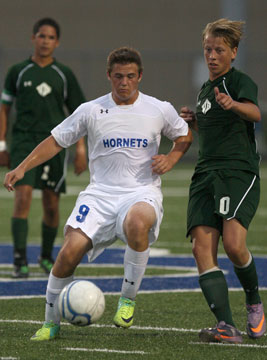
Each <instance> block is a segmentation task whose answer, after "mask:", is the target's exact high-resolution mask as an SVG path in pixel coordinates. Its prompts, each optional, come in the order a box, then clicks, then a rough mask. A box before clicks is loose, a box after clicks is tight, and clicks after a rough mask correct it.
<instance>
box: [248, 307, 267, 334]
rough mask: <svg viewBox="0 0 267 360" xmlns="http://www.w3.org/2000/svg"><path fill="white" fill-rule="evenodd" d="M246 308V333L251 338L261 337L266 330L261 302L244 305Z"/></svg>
mask: <svg viewBox="0 0 267 360" xmlns="http://www.w3.org/2000/svg"><path fill="white" fill-rule="evenodd" d="M246 308H247V334H248V336H249V337H250V338H252V339H258V338H260V337H262V336H263V335H264V333H265V331H266V320H265V315H264V311H263V304H262V303H260V304H255V305H248V304H247V305H246Z"/></svg>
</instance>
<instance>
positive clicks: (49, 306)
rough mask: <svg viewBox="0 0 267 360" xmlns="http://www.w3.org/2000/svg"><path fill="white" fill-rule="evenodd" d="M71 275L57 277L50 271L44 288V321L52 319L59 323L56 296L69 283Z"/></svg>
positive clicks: (71, 278)
mask: <svg viewBox="0 0 267 360" xmlns="http://www.w3.org/2000/svg"><path fill="white" fill-rule="evenodd" d="M72 280H73V275H72V276H69V277H67V278H58V277H56V276H54V275H53V274H52V271H51V272H50V275H49V278H48V284H47V288H46V305H45V321H53V322H54V323H55V324H58V325H59V324H60V315H59V311H58V297H59V294H60V292H61V290H62V289H63V288H64V286H66V285H68V284H69V283H71V282H72Z"/></svg>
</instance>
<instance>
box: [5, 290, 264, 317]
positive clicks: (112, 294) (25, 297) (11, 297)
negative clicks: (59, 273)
mask: <svg viewBox="0 0 267 360" xmlns="http://www.w3.org/2000/svg"><path fill="white" fill-rule="evenodd" d="M228 290H229V291H235V292H243V291H244V290H243V289H242V288H240V289H236V288H229V289H228ZM259 290H260V291H267V287H259ZM198 292H201V289H199V288H198V289H174V290H140V291H138V294H166V293H167V294H170V293H172V294H175V293H181V294H184V293H198ZM120 293H121V292H120V291H118V292H115V291H114V292H105V293H104V295H111V296H118V295H120ZM39 298H40V299H41V298H45V295H17V296H0V301H1V300H20V299H39ZM0 322H1V320H0Z"/></svg>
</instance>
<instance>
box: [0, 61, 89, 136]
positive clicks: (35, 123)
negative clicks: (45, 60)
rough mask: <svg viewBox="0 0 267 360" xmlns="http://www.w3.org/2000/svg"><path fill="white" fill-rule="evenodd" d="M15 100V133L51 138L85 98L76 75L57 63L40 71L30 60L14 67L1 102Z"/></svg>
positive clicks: (8, 75) (7, 77) (8, 102)
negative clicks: (55, 128)
mask: <svg viewBox="0 0 267 360" xmlns="http://www.w3.org/2000/svg"><path fill="white" fill-rule="evenodd" d="M14 100H16V121H15V124H14V126H13V132H16V131H26V132H31V133H38V134H47V135H49V134H50V131H51V130H52V129H53V128H54V127H55V126H56V125H58V124H59V123H60V122H61V121H62V120H64V118H65V117H66V114H65V113H64V105H65V106H66V107H67V109H68V111H69V113H72V112H73V111H74V110H75V109H76V108H77V107H78V106H79V105H80V104H81V103H83V102H85V98H84V96H83V93H82V91H81V88H80V86H79V84H78V82H77V79H76V77H75V76H74V74H73V72H72V71H71V70H70V69H69V68H68V67H67V66H65V65H63V64H61V63H59V62H57V61H56V60H54V61H53V63H51V64H49V65H47V66H45V67H40V66H39V65H37V64H36V63H35V62H33V61H32V60H31V59H28V60H25V61H23V62H21V63H19V64H16V65H14V66H12V67H11V68H10V69H9V71H8V74H7V76H6V80H5V84H4V90H3V92H2V102H3V103H4V104H8V105H11V104H12V103H13V101H14Z"/></svg>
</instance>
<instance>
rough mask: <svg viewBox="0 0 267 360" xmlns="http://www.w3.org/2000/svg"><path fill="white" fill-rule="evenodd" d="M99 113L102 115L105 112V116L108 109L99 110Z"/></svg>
mask: <svg viewBox="0 0 267 360" xmlns="http://www.w3.org/2000/svg"><path fill="white" fill-rule="evenodd" d="M100 112H101V114H103V113H104V112H105V113H106V114H108V109H105V110H104V109H101V110H100Z"/></svg>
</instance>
